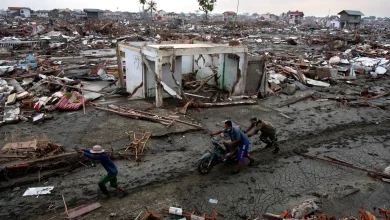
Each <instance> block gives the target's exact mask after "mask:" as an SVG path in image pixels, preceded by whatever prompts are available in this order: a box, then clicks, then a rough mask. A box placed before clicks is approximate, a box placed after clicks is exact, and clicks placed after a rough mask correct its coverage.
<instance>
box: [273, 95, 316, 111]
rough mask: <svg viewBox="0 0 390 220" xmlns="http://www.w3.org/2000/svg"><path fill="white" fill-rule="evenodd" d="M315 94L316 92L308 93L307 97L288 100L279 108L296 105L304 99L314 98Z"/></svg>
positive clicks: (279, 105)
mask: <svg viewBox="0 0 390 220" xmlns="http://www.w3.org/2000/svg"><path fill="white" fill-rule="evenodd" d="M314 94H315V92H311V93H308V94H305V95H300V96H295V97H292V98H291V99H287V100H286V101H284V102H282V103H280V104H278V105H277V107H278V108H281V107H284V106H287V105H292V104H294V103H297V102H299V101H302V100H304V99H307V98H309V97H311V96H313V95H314Z"/></svg>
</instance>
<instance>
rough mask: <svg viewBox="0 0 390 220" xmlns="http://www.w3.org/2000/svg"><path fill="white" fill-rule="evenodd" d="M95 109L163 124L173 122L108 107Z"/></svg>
mask: <svg viewBox="0 0 390 220" xmlns="http://www.w3.org/2000/svg"><path fill="white" fill-rule="evenodd" d="M95 109H99V110H103V111H107V112H112V113H115V114H118V115H121V116H125V117H128V118H133V119H145V120H148V121H153V122H158V123H161V124H164V125H169V124H170V123H171V122H172V121H168V120H164V119H156V118H153V117H148V116H144V115H138V114H131V113H124V112H120V111H115V110H111V109H107V108H100V107H95Z"/></svg>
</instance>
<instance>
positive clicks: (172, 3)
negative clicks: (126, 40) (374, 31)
mask: <svg viewBox="0 0 390 220" xmlns="http://www.w3.org/2000/svg"><path fill="white" fill-rule="evenodd" d="M155 1H156V2H157V8H158V9H159V10H160V9H163V10H165V11H167V12H170V11H174V12H185V13H188V12H194V11H195V10H197V9H198V4H197V0H155ZM239 1H240V5H239V13H240V14H241V13H244V12H248V13H255V12H257V13H259V14H263V13H267V12H270V13H273V14H276V15H280V14H281V13H282V12H287V11H289V10H300V11H303V12H304V13H305V15H306V16H308V15H314V16H326V15H328V13H329V10H330V14H337V13H338V12H340V11H342V10H360V11H361V12H363V14H364V15H366V16H370V15H374V16H379V17H390V6H389V0H239ZM0 2H1V5H0V7H4V8H7V7H20V6H23V7H30V8H32V9H34V10H37V9H45V10H48V9H54V8H70V9H83V8H99V9H108V10H114V11H116V10H118V11H130V12H135V11H139V8H140V5H139V1H138V0H0ZM237 2H238V0H217V5H216V7H215V10H214V12H217V13H222V12H224V11H236V10H237Z"/></svg>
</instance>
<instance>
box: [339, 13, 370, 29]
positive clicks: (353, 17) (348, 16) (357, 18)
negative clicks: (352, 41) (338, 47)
mask: <svg viewBox="0 0 390 220" xmlns="http://www.w3.org/2000/svg"><path fill="white" fill-rule="evenodd" d="M339 15H340V27H341V28H350V29H356V28H360V24H361V22H362V16H363V15H364V14H363V13H362V12H360V11H352V10H344V11H341V12H340V13H339Z"/></svg>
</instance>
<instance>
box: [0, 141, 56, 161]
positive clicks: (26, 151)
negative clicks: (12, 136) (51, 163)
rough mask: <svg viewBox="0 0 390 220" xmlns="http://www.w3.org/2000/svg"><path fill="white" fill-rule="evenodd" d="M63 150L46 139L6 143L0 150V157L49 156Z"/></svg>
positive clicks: (29, 157) (10, 158)
mask: <svg viewBox="0 0 390 220" xmlns="http://www.w3.org/2000/svg"><path fill="white" fill-rule="evenodd" d="M62 152H63V150H62V146H61V145H59V144H56V143H52V142H49V141H46V140H39V141H37V140H33V141H26V142H15V143H7V144H5V145H4V147H3V148H2V149H1V150H0V158H2V159H7V160H8V161H10V160H17V159H35V158H43V157H50V156H54V155H57V154H61V153H62Z"/></svg>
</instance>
